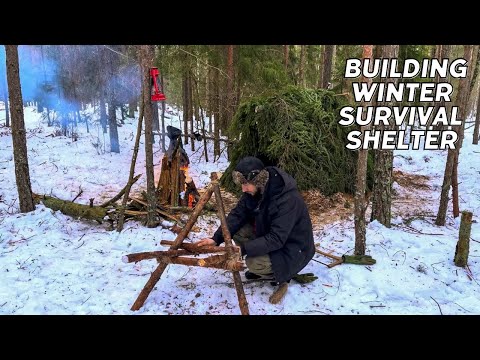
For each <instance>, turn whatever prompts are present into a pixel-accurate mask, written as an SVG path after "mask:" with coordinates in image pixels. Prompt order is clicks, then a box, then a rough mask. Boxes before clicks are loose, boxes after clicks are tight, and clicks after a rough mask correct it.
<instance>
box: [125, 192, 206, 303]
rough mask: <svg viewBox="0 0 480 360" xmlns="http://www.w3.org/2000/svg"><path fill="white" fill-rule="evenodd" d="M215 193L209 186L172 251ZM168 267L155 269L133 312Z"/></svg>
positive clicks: (176, 239) (165, 265) (180, 242)
mask: <svg viewBox="0 0 480 360" xmlns="http://www.w3.org/2000/svg"><path fill="white" fill-rule="evenodd" d="M212 193H213V185H212V184H210V185H208V187H207V189H206V191H205V193H204V194H203V195H202V197H201V198H200V200H199V201H198V204H197V206H195V209H194V210H193V213H192V215H191V216H190V218H189V219H188V221H187V224H186V225H185V227H184V228H183V229H182V230H181V231H180V233H179V234H178V235H177V237H176V238H175V241H174V242H173V244H172V246H171V247H170V249H171V250H177V249H178V248H179V247H180V245H181V244H182V242H183V240H184V239H185V238H186V237H187V235H188V233H189V232H190V230H191V229H192V227H193V225H194V224H195V222H196V221H197V218H198V216H199V215H200V213H201V212H202V209H203V207H204V206H205V204H206V203H207V202H208V200H210V197H211V196H212ZM166 267H167V264H165V263H161V264H160V265H158V267H157V268H156V269H155V271H154V272H153V273H152V275H150V279H148V281H147V283H146V284H145V286H144V288H143V290H142V291H141V292H140V294H139V295H138V298H137V300H135V302H134V303H133V305H132V307H131V310H133V311H135V310H139V309H140V308H141V307H142V306H143V304H144V303H145V300H147V297H148V295H150V292H151V291H152V289H153V287H154V286H155V284H156V283H157V282H158V280H159V279H160V277H161V276H162V274H163V272H164V271H165V269H166Z"/></svg>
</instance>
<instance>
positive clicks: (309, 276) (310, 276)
mask: <svg viewBox="0 0 480 360" xmlns="http://www.w3.org/2000/svg"><path fill="white" fill-rule="evenodd" d="M292 279H293V280H295V281H296V282H298V283H300V284H308V283H311V282H312V281H315V280H317V279H318V276H315V274H314V273H306V274H296V275H294V276H293V278H292Z"/></svg>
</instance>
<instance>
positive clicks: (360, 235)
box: [324, 45, 373, 255]
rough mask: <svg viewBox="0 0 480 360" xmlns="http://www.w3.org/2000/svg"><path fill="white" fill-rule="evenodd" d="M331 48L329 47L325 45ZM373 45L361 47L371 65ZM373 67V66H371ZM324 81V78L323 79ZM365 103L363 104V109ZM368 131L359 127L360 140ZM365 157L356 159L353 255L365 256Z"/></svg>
mask: <svg viewBox="0 0 480 360" xmlns="http://www.w3.org/2000/svg"><path fill="white" fill-rule="evenodd" d="M327 46H331V45H327ZM372 51H373V45H363V55H362V57H363V58H364V59H370V63H371V64H372V63H373V61H372V60H373V54H372ZM372 65H373V64H372ZM324 80H325V77H324ZM363 81H364V82H365V83H367V84H368V86H370V85H371V83H372V78H364V79H363ZM366 105H367V104H366V103H363V104H362V106H364V109H365V107H366ZM365 110H366V109H365ZM369 129H370V124H368V125H366V126H362V127H361V132H362V135H361V139H363V134H364V133H365V131H366V130H369ZM367 157H368V149H366V150H362V149H359V150H358V159H357V178H356V186H355V210H354V211H355V216H354V219H355V255H365V248H366V229H365V210H366V206H365V188H366V180H367Z"/></svg>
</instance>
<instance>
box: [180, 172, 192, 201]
mask: <svg viewBox="0 0 480 360" xmlns="http://www.w3.org/2000/svg"><path fill="white" fill-rule="evenodd" d="M180 170H182V171H183V173H184V174H185V184H184V188H183V191H184V192H186V191H187V183H189V182H190V181H192V178H191V177H190V176H189V175H188V166H180ZM194 201H195V196H193V195H192V194H188V202H187V206H188V207H189V208H193V202H194Z"/></svg>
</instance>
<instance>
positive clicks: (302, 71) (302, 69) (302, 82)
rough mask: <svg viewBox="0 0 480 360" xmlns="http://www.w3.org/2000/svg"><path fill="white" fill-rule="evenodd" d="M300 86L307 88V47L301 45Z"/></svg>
mask: <svg viewBox="0 0 480 360" xmlns="http://www.w3.org/2000/svg"><path fill="white" fill-rule="evenodd" d="M298 85H299V86H301V87H305V45H300V66H299V69H298Z"/></svg>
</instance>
